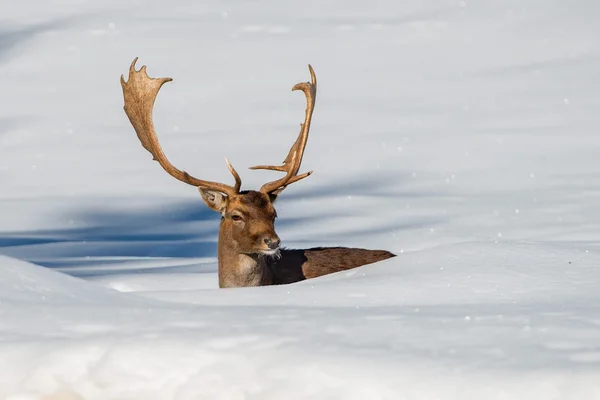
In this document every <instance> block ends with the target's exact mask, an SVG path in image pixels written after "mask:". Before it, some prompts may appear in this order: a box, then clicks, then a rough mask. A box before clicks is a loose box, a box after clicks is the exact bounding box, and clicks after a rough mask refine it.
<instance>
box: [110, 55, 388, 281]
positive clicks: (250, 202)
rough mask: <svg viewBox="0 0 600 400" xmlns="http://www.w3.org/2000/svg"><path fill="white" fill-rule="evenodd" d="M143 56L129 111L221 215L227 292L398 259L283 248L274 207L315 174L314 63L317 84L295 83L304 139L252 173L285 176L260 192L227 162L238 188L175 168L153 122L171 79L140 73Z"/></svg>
mask: <svg viewBox="0 0 600 400" xmlns="http://www.w3.org/2000/svg"><path fill="white" fill-rule="evenodd" d="M136 62H137V58H135V59H134V60H133V62H132V63H131V66H130V68H129V79H128V81H127V82H126V81H125V79H124V77H123V76H122V75H121V86H122V88H123V97H124V100H125V106H124V109H125V113H126V114H127V117H129V121H130V122H131V124H132V125H133V128H134V129H135V132H136V133H137V136H138V138H139V140H140V142H141V143H142V146H143V147H144V148H145V149H146V150H148V151H149V152H150V154H152V157H153V159H154V160H155V161H158V163H159V164H160V165H161V166H162V167H163V169H164V170H165V171H166V172H167V173H169V174H170V175H171V176H173V177H174V178H176V179H178V180H180V181H182V182H185V183H187V184H189V185H192V186H196V187H197V188H198V190H199V191H200V195H201V196H202V199H203V200H204V202H205V203H206V205H207V206H208V207H210V208H211V209H212V210H214V211H217V212H219V213H220V214H221V226H220V230H219V243H218V250H217V252H218V264H219V272H218V275H219V286H220V287H221V288H228V287H241V286H262V285H273V284H284V283H292V282H297V281H301V280H304V279H308V278H314V277H317V276H321V275H326V274H330V273H333V272H338V271H343V270H347V269H351V268H356V267H359V266H362V265H365V264H370V263H374V262H377V261H381V260H385V259H388V258H390V257H394V256H395V255H394V254H392V253H390V252H388V251H385V250H367V249H359V248H345V247H330V248H312V249H304V250H291V249H283V248H281V247H280V244H281V241H280V239H279V236H277V233H275V227H274V224H275V218H276V217H277V213H276V211H275V208H274V207H273V204H274V203H275V200H276V199H277V196H278V195H279V194H280V193H281V192H282V191H283V190H284V189H285V188H286V187H287V186H289V185H290V184H292V183H294V182H298V181H299V180H301V179H304V178H306V177H308V176H309V175H310V174H311V173H312V171H310V172H306V173H303V174H298V172H299V170H300V163H301V162H302V156H303V154H304V148H305V146H306V141H307V139H308V132H309V129H310V122H311V118H312V114H313V110H314V106H315V98H316V93H317V78H316V76H315V72H314V71H313V69H312V67H311V66H310V65H309V66H308V68H309V70H310V76H311V82H303V83H298V84H297V85H295V86H294V87H293V88H292V90H301V91H303V92H304V95H305V96H306V101H307V108H306V113H305V118H304V123H303V124H302V125H301V128H300V133H299V135H298V138H297V139H296V141H295V142H294V144H293V145H292V147H291V149H290V151H289V153H288V155H287V157H286V158H285V160H284V161H283V164H282V165H280V166H272V165H258V166H255V167H252V168H251V169H265V170H272V171H280V172H284V173H285V176H283V177H282V178H280V179H277V180H275V181H272V182H269V183H265V184H264V185H263V186H262V187H261V188H260V190H258V191H254V190H240V189H241V185H242V181H241V179H240V175H239V174H238V173H237V171H236V170H235V169H234V168H233V166H232V165H231V163H230V162H229V161H228V160H227V158H226V159H225V162H226V163H227V167H228V168H229V171H230V172H231V174H232V175H233V177H234V179H235V184H234V185H233V186H230V185H227V184H224V183H218V182H210V181H205V180H202V179H198V178H194V177H193V176H191V175H189V174H188V173H187V172H185V171H181V170H179V169H177V168H176V167H175V166H173V165H172V164H171V163H170V162H169V160H168V159H167V157H166V156H165V154H164V153H163V151H162V148H161V146H160V144H159V142H158V138H157V136H156V132H155V130H154V124H153V121H152V109H153V107H154V101H155V99H156V96H157V94H158V91H159V90H160V88H161V87H162V85H163V84H164V83H166V82H170V81H171V80H172V79H171V78H150V77H149V76H148V74H147V73H146V66H142V68H141V69H140V70H139V71H138V70H136V68H135V64H136Z"/></svg>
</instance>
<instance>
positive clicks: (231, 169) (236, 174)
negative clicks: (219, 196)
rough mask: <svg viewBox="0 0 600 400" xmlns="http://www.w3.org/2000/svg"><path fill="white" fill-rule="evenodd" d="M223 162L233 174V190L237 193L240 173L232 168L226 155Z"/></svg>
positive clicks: (240, 185) (240, 179)
mask: <svg viewBox="0 0 600 400" xmlns="http://www.w3.org/2000/svg"><path fill="white" fill-rule="evenodd" d="M225 163H226V164H227V168H229V172H231V175H233V179H235V185H234V186H233V190H235V192H236V193H239V192H240V188H241V187H242V178H240V174H238V173H237V171H236V170H235V168H233V165H231V163H230V162H229V160H228V159H227V157H225Z"/></svg>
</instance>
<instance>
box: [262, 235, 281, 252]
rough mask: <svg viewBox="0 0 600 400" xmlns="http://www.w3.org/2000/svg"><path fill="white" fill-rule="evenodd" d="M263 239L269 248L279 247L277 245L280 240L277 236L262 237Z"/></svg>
mask: <svg viewBox="0 0 600 400" xmlns="http://www.w3.org/2000/svg"><path fill="white" fill-rule="evenodd" d="M263 240H264V241H265V244H266V245H267V246H268V247H269V248H270V249H271V250H275V249H277V248H279V245H280V244H281V240H279V238H278V237H273V238H270V237H266V238H264V239H263Z"/></svg>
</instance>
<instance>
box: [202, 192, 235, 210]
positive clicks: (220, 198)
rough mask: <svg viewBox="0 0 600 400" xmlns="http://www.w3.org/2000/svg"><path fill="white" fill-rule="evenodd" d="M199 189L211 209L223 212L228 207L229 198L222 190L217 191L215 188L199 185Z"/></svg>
mask: <svg viewBox="0 0 600 400" xmlns="http://www.w3.org/2000/svg"><path fill="white" fill-rule="evenodd" d="M198 191H199V192H200V196H202V200H204V202H205V203H206V205H207V206H208V207H209V208H210V209H211V210H214V211H216V212H218V213H221V214H223V213H224V212H225V209H226V208H227V202H228V201H229V199H228V198H227V196H225V195H224V194H223V193H221V192H216V191H214V190H209V189H204V188H201V187H199V188H198Z"/></svg>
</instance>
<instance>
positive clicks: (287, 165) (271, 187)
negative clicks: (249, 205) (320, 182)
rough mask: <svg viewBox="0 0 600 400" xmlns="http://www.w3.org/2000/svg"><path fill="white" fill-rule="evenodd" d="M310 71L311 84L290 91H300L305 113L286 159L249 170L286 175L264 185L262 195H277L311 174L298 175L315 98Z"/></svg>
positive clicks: (313, 80) (312, 74) (315, 85)
mask: <svg viewBox="0 0 600 400" xmlns="http://www.w3.org/2000/svg"><path fill="white" fill-rule="evenodd" d="M308 70H309V71H310V78H311V82H301V83H297V84H296V85H294V87H293V88H292V90H302V91H303V92H304V95H305V96H306V112H305V117H304V123H303V124H301V125H300V133H299V134H298V138H297V139H296V141H295V142H294V144H293V145H292V147H291V148H290V151H289V152H288V155H287V157H286V158H285V160H283V164H282V165H280V166H278V165H257V166H255V167H251V168H250V169H266V170H271V171H281V172H286V175H285V176H284V177H283V178H281V179H278V180H276V181H273V182H269V183H266V184H264V185H263V186H262V187H261V188H260V191H261V192H263V193H272V194H279V193H280V192H281V191H282V190H283V189H285V188H286V186H288V185H290V184H292V183H294V182H298V181H299V180H301V179H304V178H306V177H308V176H310V175H311V174H312V171H310V172H307V173H304V174H301V175H298V171H299V170H300V164H301V163H302V157H303V156H304V149H305V147H306V143H307V141H308V132H309V131H310V122H311V120H312V114H313V111H314V108H315V101H316V97H317V76H316V75H315V71H314V70H313V68H312V66H311V65H310V64H309V65H308Z"/></svg>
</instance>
